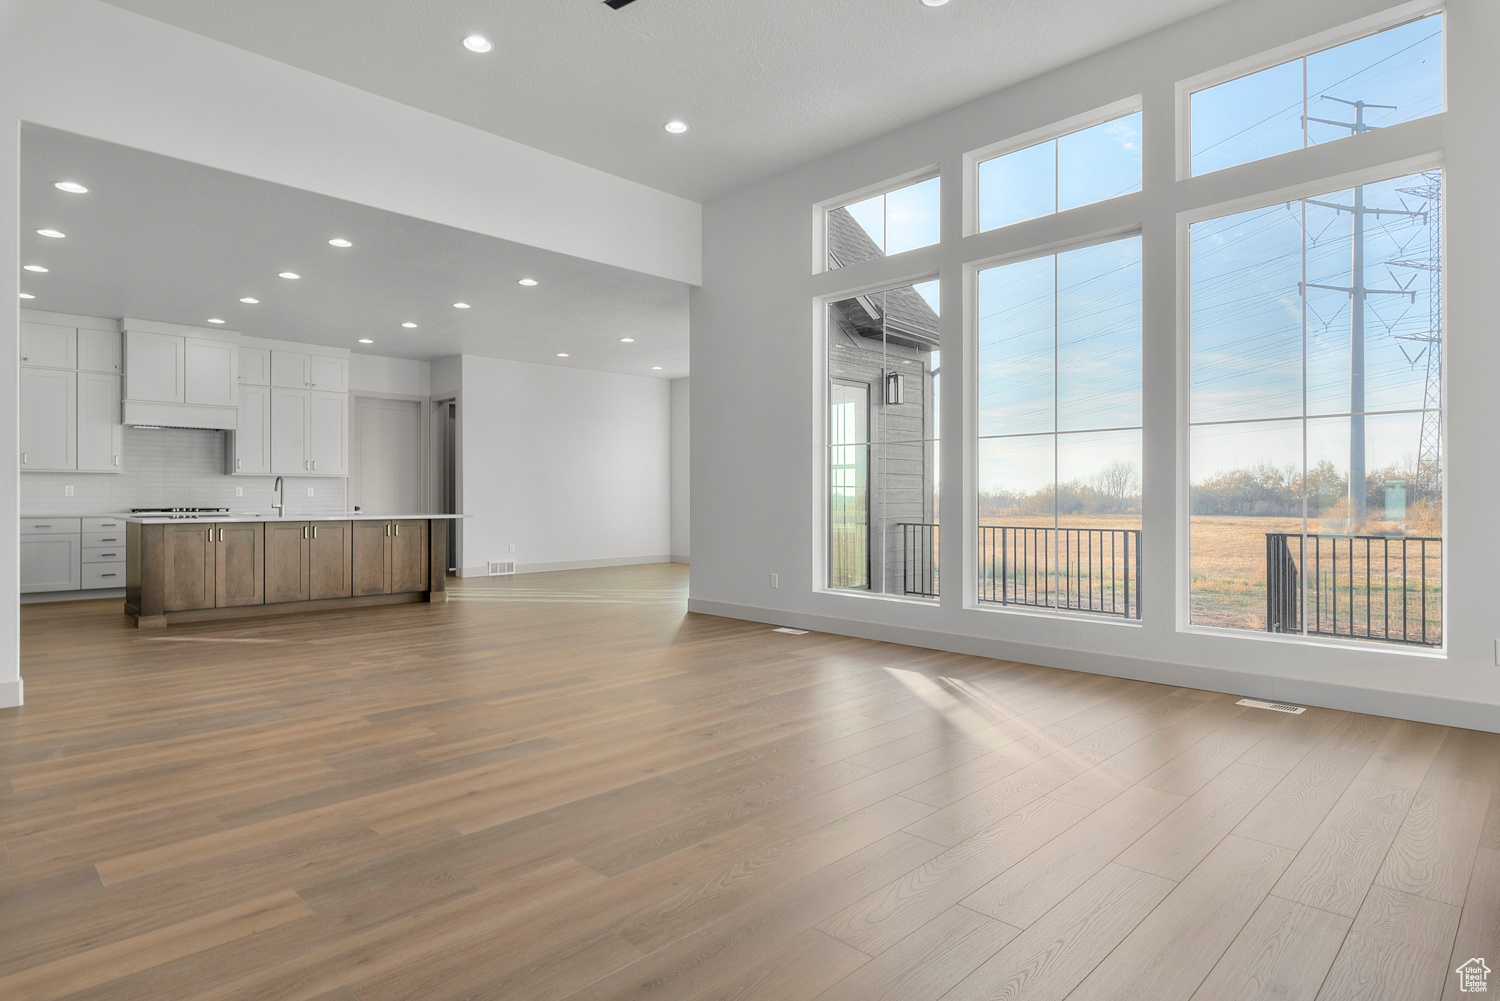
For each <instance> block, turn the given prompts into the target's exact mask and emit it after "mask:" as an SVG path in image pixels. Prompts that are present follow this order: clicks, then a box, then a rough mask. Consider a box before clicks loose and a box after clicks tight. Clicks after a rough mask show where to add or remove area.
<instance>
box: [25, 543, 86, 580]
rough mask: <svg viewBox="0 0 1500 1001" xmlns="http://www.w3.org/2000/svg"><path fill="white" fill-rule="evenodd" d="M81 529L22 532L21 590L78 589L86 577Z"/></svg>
mask: <svg viewBox="0 0 1500 1001" xmlns="http://www.w3.org/2000/svg"><path fill="white" fill-rule="evenodd" d="M80 555H81V554H80V551H79V536H78V533H77V532H70V533H67V534H56V535H42V534H35V535H28V534H24V533H23V534H22V535H21V590H22V592H28V591H77V590H78V589H79V587H80V585H81V584H82V580H83V566H82V563H81V562H80Z"/></svg>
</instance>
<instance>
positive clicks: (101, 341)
mask: <svg viewBox="0 0 1500 1001" xmlns="http://www.w3.org/2000/svg"><path fill="white" fill-rule="evenodd" d="M124 367H125V365H124V357H123V355H121V353H120V332H119V331H118V330H90V329H89V328H87V327H79V328H78V371H80V372H98V373H100V374H102V375H119V374H120V373H121V372H122V371H123V370H124Z"/></svg>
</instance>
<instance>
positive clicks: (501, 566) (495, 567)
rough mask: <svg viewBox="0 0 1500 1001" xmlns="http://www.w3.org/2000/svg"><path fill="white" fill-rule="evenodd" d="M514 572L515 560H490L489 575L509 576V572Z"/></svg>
mask: <svg viewBox="0 0 1500 1001" xmlns="http://www.w3.org/2000/svg"><path fill="white" fill-rule="evenodd" d="M515 572H516V562H515V560H506V561H504V562H500V561H498V560H490V576H491V577H509V576H510V575H511V574H514V573H515Z"/></svg>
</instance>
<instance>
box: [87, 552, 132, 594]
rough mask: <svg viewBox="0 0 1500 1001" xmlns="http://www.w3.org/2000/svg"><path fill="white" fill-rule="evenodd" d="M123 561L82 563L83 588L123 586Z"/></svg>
mask: <svg viewBox="0 0 1500 1001" xmlns="http://www.w3.org/2000/svg"><path fill="white" fill-rule="evenodd" d="M124 586H125V562H124V561H123V560H122V561H120V562H119V563H84V565H83V590H85V591H87V590H88V589H89V588H93V587H124Z"/></svg>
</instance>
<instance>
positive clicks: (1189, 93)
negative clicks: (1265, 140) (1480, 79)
mask: <svg viewBox="0 0 1500 1001" xmlns="http://www.w3.org/2000/svg"><path fill="white" fill-rule="evenodd" d="M1432 14H1443V15H1444V16H1445V19H1444V24H1443V67H1442V69H1443V82H1442V90H1443V107H1442V109H1441V110H1440V111H1437V112H1435V113H1434V114H1431V115H1425V116H1423V118H1420V119H1413V120H1412V121H1411V122H1400V123H1398V124H1396V125H1392V126H1389V128H1401V127H1402V126H1405V125H1410V124H1414V123H1415V122H1418V121H1424V120H1426V119H1429V118H1435V117H1437V116H1438V115H1442V114H1444V113H1445V112H1446V111H1447V110H1448V71H1449V62H1450V60H1449V58H1448V39H1449V31H1448V24H1447V19H1446V15H1447V4H1446V2H1445V0H1407V2H1406V3H1403V4H1399V5H1397V6H1395V7H1391V8H1388V9H1386V10H1383V11H1381V12H1379V13H1378V14H1371V15H1369V16H1367V17H1362V18H1358V19H1357V20H1354V21H1348V22H1345V23H1343V24H1341V25H1339V26H1337V27H1334V28H1329V29H1327V30H1325V31H1320V32H1317V33H1316V34H1312V35H1307V36H1304V37H1303V38H1299V39H1297V40H1296V41H1294V42H1288V43H1287V44H1285V45H1278V46H1276V47H1275V48H1271V49H1266V50H1265V51H1263V52H1258V53H1256V54H1255V55H1252V56H1246V57H1245V58H1243V59H1237V60H1235V61H1234V62H1232V63H1227V64H1225V65H1223V66H1217V67H1215V68H1214V69H1212V70H1208V71H1206V72H1203V73H1198V74H1195V75H1194V76H1190V77H1187V78H1186V79H1183V80H1179V81H1177V85H1176V94H1175V95H1174V96H1175V101H1174V104H1175V112H1176V114H1175V119H1176V120H1175V121H1174V123H1173V127H1174V129H1175V131H1174V133H1173V134H1174V136H1175V139H1176V143H1175V145H1176V150H1175V153H1176V161H1177V163H1176V170H1175V179H1176V180H1177V181H1179V182H1180V181H1189V180H1192V179H1193V178H1195V177H1209V176H1211V175H1214V174H1222V173H1225V172H1226V171H1232V170H1243V169H1245V168H1248V167H1250V166H1251V165H1252V164H1264V163H1267V162H1268V161H1271V160H1277V159H1280V158H1281V157H1284V156H1289V155H1291V154H1293V153H1296V152H1299V151H1298V150H1287V151H1286V152H1284V153H1275V154H1272V155H1271V156H1267V157H1262V158H1260V159H1258V160H1250V161H1247V162H1246V163H1239V164H1234V165H1233V166H1229V167H1220V168H1217V169H1216V170H1210V171H1204V172H1203V173H1202V174H1194V173H1193V134H1192V129H1193V95H1194V94H1196V93H1198V92H1200V91H1204V90H1208V89H1210V88H1212V87H1217V86H1219V85H1220V84H1224V83H1230V82H1232V81H1235V80H1239V79H1241V78H1242V77H1247V76H1251V75H1253V74H1255V73H1259V72H1261V71H1262V70H1268V69H1273V68H1275V67H1277V66H1282V65H1285V64H1286V63H1289V62H1294V61H1295V60H1298V59H1305V58H1307V57H1308V56H1313V55H1316V54H1318V53H1319V52H1323V51H1326V50H1328V49H1332V48H1337V47H1338V46H1340V45H1344V44H1346V43H1348V42H1355V41H1358V40H1360V39H1362V38H1368V37H1369V36H1371V35H1376V34H1379V33H1380V32H1382V31H1385V30H1387V29H1389V28H1396V27H1399V26H1401V25H1403V24H1407V23H1409V22H1412V21H1417V20H1420V19H1422V18H1424V17H1428V16H1430V15H1432ZM1318 145H1319V146H1326V145H1330V144H1329V143H1319V144H1318ZM1311 148H1312V147H1309V146H1304V147H1302V150H1307V149H1311Z"/></svg>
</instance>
